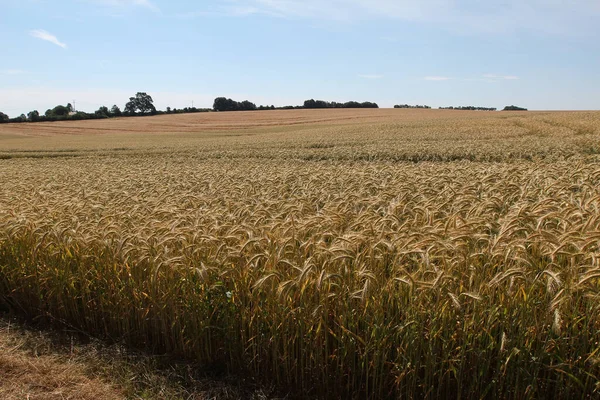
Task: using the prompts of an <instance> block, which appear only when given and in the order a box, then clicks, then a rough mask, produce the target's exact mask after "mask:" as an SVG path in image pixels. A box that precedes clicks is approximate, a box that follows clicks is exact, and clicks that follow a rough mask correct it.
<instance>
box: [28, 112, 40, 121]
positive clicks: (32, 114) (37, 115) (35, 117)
mask: <svg viewBox="0 0 600 400" xmlns="http://www.w3.org/2000/svg"><path fill="white" fill-rule="evenodd" d="M27 119H28V120H29V121H31V122H37V121H39V120H40V113H39V111H38V110H33V111H30V112H28V113H27Z"/></svg>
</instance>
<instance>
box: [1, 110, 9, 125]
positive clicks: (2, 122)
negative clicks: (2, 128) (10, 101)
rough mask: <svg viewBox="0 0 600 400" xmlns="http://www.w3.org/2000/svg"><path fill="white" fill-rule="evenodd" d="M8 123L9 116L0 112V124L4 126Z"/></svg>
mask: <svg viewBox="0 0 600 400" xmlns="http://www.w3.org/2000/svg"><path fill="white" fill-rule="evenodd" d="M8 121H10V118H9V116H8V115H6V114H4V113H3V112H0V124H5V123H7V122H8Z"/></svg>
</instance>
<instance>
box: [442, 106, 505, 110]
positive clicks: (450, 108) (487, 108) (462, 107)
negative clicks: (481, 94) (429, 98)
mask: <svg viewBox="0 0 600 400" xmlns="http://www.w3.org/2000/svg"><path fill="white" fill-rule="evenodd" d="M439 109H440V110H459V111H496V110H497V108H495V107H475V106H458V107H452V106H450V107H440V108H439Z"/></svg>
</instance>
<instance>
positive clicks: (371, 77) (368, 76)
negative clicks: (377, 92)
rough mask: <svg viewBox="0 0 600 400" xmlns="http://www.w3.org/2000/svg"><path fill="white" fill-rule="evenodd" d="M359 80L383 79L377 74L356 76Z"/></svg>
mask: <svg viewBox="0 0 600 400" xmlns="http://www.w3.org/2000/svg"><path fill="white" fill-rule="evenodd" d="M358 77H359V78H363V79H381V78H383V75H378V74H358Z"/></svg>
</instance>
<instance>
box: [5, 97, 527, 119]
mask: <svg viewBox="0 0 600 400" xmlns="http://www.w3.org/2000/svg"><path fill="white" fill-rule="evenodd" d="M327 108H379V106H378V105H377V103H372V102H369V101H365V102H362V103H361V102H357V101H348V102H345V103H338V102H335V101H331V102H330V101H325V100H314V99H310V100H305V101H304V103H303V105H301V106H284V107H275V106H273V105H271V106H263V105H261V106H258V107H257V106H256V104H255V103H253V102H251V101H248V100H244V101H241V102H240V101H235V100H232V99H229V98H226V97H217V98H216V99H215V100H214V103H213V107H212V109H209V108H196V107H185V108H181V109H177V108H171V107H167V109H166V111H159V110H157V109H156V107H155V106H154V100H153V99H152V96H150V95H149V94H147V93H145V92H138V93H136V95H135V96H133V97H130V98H129V101H128V102H127V103H126V104H125V107H124V110H123V111H121V109H120V108H119V107H118V106H117V105H116V104H115V105H113V106H112V107H111V108H110V109H109V108H108V107H106V106H102V107H100V108H99V109H98V110H96V111H95V112H93V113H86V112H83V111H76V110H75V109H74V107H73V106H72V105H71V104H70V103H69V104H67V105H66V106H63V105H58V106H56V107H54V108H52V109H48V110H46V112H45V113H44V114H40V113H39V111H38V110H33V111H30V112H28V113H27V115H25V114H21V115H20V116H18V117H16V118H10V117H9V116H8V115H6V114H4V113H3V112H0V123H8V122H15V123H18V122H44V121H62V120H84V119H102V118H115V117H133V116H145V115H159V114H182V113H197V112H208V111H255V110H290V109H327ZM394 108H420V109H430V108H431V107H430V106H427V105H408V104H399V105H395V106H394ZM439 109H441V110H442V109H443V110H479V111H496V108H492V107H475V106H460V107H452V106H450V107H439ZM504 111H527V109H526V108H522V107H517V106H514V105H511V106H506V107H504Z"/></svg>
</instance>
